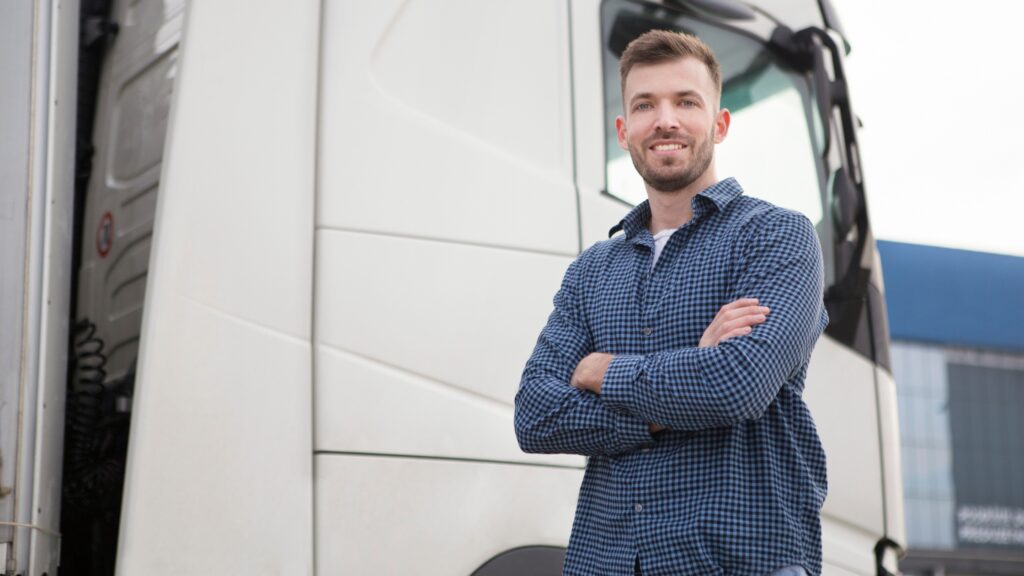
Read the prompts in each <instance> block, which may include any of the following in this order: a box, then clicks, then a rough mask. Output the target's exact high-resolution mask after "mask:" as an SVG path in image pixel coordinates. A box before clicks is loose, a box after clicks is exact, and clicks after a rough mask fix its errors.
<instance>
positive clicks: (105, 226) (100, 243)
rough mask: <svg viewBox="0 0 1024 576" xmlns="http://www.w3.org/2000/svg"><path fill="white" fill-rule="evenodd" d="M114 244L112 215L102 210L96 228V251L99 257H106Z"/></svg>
mask: <svg viewBox="0 0 1024 576" xmlns="http://www.w3.org/2000/svg"><path fill="white" fill-rule="evenodd" d="M113 245H114V215H113V214H111V213H110V212H104V213H103V217H102V218H100V227H99V228H97V229H96V252H98V253H99V255H100V258H106V257H107V254H110V247H111V246H113Z"/></svg>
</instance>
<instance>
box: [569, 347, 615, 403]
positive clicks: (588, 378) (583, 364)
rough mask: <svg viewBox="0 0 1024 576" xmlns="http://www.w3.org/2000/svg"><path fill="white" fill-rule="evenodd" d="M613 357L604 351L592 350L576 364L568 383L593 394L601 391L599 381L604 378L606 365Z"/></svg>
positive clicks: (606, 369)
mask: <svg viewBox="0 0 1024 576" xmlns="http://www.w3.org/2000/svg"><path fill="white" fill-rule="evenodd" d="M613 358H615V357H614V356H612V355H611V354H605V353H604V352H593V353H591V354H588V355H587V356H586V357H585V358H583V360H580V363H579V364H577V365H576V370H574V371H573V373H572V378H571V379H570V380H569V383H570V384H572V385H573V387H575V388H579V389H580V390H589V391H591V392H593V393H594V394H600V393H601V382H602V381H603V380H604V373H605V372H607V371H608V365H609V364H611V363H612V359H613Z"/></svg>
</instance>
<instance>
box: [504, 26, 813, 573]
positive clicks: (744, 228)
mask: <svg viewBox="0 0 1024 576" xmlns="http://www.w3.org/2000/svg"><path fill="white" fill-rule="evenodd" d="M620 72H621V76H622V95H623V102H624V106H625V110H624V113H623V116H620V117H619V118H618V119H617V120H616V129H617V131H618V139H619V144H620V146H622V147H623V148H624V149H626V150H628V151H629V154H630V156H631V157H632V160H633V165H634V166H635V167H636V169H637V171H638V172H639V173H640V175H641V176H642V177H643V179H644V182H645V184H646V189H647V197H648V200H647V201H646V202H644V203H642V204H640V205H638V206H637V207H636V208H635V209H633V210H632V211H631V212H630V213H629V214H628V215H627V216H626V217H625V218H624V219H623V220H622V222H620V223H619V224H618V225H617V226H615V227H614V228H613V229H612V234H613V237H612V238H611V239H609V240H606V241H604V242H600V243H598V244H596V245H594V246H592V247H590V248H589V249H587V250H586V251H584V252H583V254H581V255H580V257H579V258H578V259H577V260H576V261H575V262H573V263H572V265H570V266H569V269H568V270H567V271H566V274H565V278H564V279H563V281H562V286H561V289H560V290H559V291H558V293H557V294H556V295H555V300H554V304H555V308H554V311H553V312H552V314H551V316H550V318H549V319H548V323H547V325H546V326H545V327H544V330H543V331H542V332H541V334H540V337H539V338H538V340H537V346H536V348H535V349H534V352H533V355H532V356H531V357H530V359H529V361H528V362H527V365H526V369H525V370H524V372H523V378H522V383H521V385H520V389H519V393H518V395H517V396H516V416H515V424H516V435H517V437H518V439H519V443H520V446H521V447H522V449H523V450H525V451H527V452H544V453H572V454H583V455H586V456H589V458H588V461H587V470H586V474H585V476H584V479H583V485H582V486H581V488H580V495H579V501H578V504H577V508H576V518H575V522H574V524H573V531H572V536H571V538H570V543H569V550H568V553H567V555H566V562H565V570H564V573H565V574H567V575H600V576H609V575H622V576H628V575H633V574H644V575H645V576H647V575H666V576H667V575H673V576H677V575H680V574H729V575H737V576H747V575H749V576H767V575H802V574H818V573H820V571H821V521H820V511H821V505H822V503H823V501H824V499H825V489H826V476H825V455H824V453H823V451H822V449H821V444H820V442H819V440H818V435H817V432H816V430H815V426H814V422H813V420H812V419H811V415H810V412H809V411H808V410H807V407H806V405H805V404H804V402H803V399H802V392H803V387H804V378H805V375H806V373H807V365H808V361H809V359H810V355H811V351H812V349H813V347H814V343H815V342H816V340H817V339H818V336H819V335H820V334H821V331H822V330H823V329H824V327H825V325H826V323H827V321H828V317H827V315H826V313H825V310H824V306H823V304H822V282H823V278H822V263H821V252H820V246H819V244H818V240H817V236H816V235H815V232H814V228H813V226H812V225H811V223H810V222H809V221H808V220H807V218H805V217H804V216H802V215H800V214H798V213H795V212H792V211H789V210H784V209H781V208H778V207H775V206H772V205H771V204H768V203H767V202H763V201H760V200H756V199H753V198H750V197H747V196H744V195H743V190H742V188H741V187H740V185H739V183H737V182H736V181H735V180H734V179H732V178H729V179H725V180H721V181H719V180H718V179H717V176H716V173H715V159H714V151H715V144H717V143H719V142H721V141H722V140H723V139H724V138H725V137H726V135H727V134H728V131H729V123H730V121H731V118H730V115H729V111H728V110H725V109H722V108H720V105H719V103H720V97H721V91H722V81H721V72H720V69H719V65H718V62H717V60H716V58H715V56H714V54H713V53H712V52H711V50H710V49H709V48H708V47H707V46H706V45H705V44H704V43H703V42H701V41H700V40H698V39H697V38H695V37H692V36H688V35H685V34H679V33H675V32H667V31H651V32H648V33H646V34H644V35H642V36H640V37H639V38H637V39H636V40H634V41H633V42H632V43H630V45H629V46H628V47H627V48H626V51H625V52H624V53H623V55H622V59H621V61H620ZM618 232H622V234H618Z"/></svg>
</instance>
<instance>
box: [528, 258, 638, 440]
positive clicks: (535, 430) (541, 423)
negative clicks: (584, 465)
mask: <svg viewBox="0 0 1024 576" xmlns="http://www.w3.org/2000/svg"><path fill="white" fill-rule="evenodd" d="M579 266H580V261H579V260H576V261H575V262H573V263H572V265H570V266H569V269H568V270H567V271H566V273H565V277H564V279H563V280H562V287H561V289H560V290H559V291H558V293H557V294H556V295H555V300H554V304H555V309H554V311H553V312H552V313H551V316H550V317H549V318H548V323H547V325H546V326H545V327H544V330H543V331H541V334H540V337H539V338H538V339H537V345H536V347H535V348H534V351H533V354H532V355H531V357H530V359H529V361H528V362H527V364H526V368H525V370H524V371H523V377H522V381H521V383H520V387H519V392H518V393H517V394H516V400H515V429H516V437H517V438H518V440H519V446H520V448H522V450H523V451H524V452H535V453H548V454H552V453H565V454H582V455H585V456H592V455H599V454H605V455H613V454H621V453H625V452H630V451H632V450H635V449H638V448H640V447H642V446H646V445H648V444H650V443H651V442H652V441H653V439H652V438H651V435H650V432H649V431H648V427H647V423H646V422H645V421H643V420H641V419H639V418H637V417H636V416H634V415H632V414H630V413H628V412H626V411H623V410H614V409H612V408H610V407H609V406H608V405H607V404H606V403H605V402H604V400H602V399H601V398H599V397H598V396H596V395H594V394H592V393H590V392H584V391H581V390H577V389H576V388H573V387H572V386H571V385H570V384H569V379H570V378H571V377H572V373H573V371H574V370H575V369H576V365H577V364H578V363H579V361H580V360H581V359H582V358H583V357H584V356H586V355H587V354H589V353H590V352H593V344H592V342H591V339H590V337H589V335H588V333H587V330H586V328H585V326H584V322H583V320H582V313H581V311H580V302H579V289H578V287H579Z"/></svg>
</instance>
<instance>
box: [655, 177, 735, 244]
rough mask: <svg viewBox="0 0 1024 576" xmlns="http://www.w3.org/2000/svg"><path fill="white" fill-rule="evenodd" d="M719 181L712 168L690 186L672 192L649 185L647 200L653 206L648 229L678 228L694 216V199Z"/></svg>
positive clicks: (656, 230) (657, 230) (658, 230)
mask: <svg viewBox="0 0 1024 576" xmlns="http://www.w3.org/2000/svg"><path fill="white" fill-rule="evenodd" d="M716 182H718V179H717V178H716V177H715V174H714V172H713V171H712V170H708V171H707V172H705V173H704V175H703V176H701V177H700V178H698V179H697V180H694V181H693V182H691V183H690V185H689V186H687V187H686V188H683V189H681V190H674V191H672V192H661V191H659V190H655V189H653V188H651V187H650V186H647V200H648V204H649V205H650V207H651V221H650V222H649V223H648V224H647V229H648V230H649V231H650V232H651V233H652V234H655V233H657V232H660V231H662V230H669V229H676V228H679V227H680V226H682V225H683V224H686V223H687V222H689V221H690V218H693V199H694V197H695V196H697V194H700V193H701V192H703V191H704V190H705V189H707V188H708V187H709V186H712V185H713V184H715V183H716Z"/></svg>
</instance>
